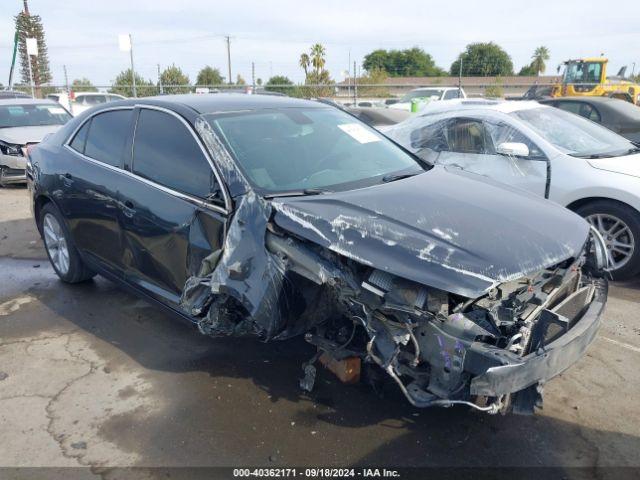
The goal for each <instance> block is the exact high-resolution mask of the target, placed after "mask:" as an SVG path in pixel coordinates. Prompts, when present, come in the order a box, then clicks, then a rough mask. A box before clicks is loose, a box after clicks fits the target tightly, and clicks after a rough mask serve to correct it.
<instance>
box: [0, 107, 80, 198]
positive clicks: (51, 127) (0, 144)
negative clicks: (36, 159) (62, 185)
mask: <svg viewBox="0 0 640 480" xmlns="http://www.w3.org/2000/svg"><path fill="white" fill-rule="evenodd" d="M70 118H71V115H69V113H68V112H67V111H66V110H65V109H64V108H62V107H61V106H60V105H58V104H57V103H54V102H52V101H50V100H33V99H32V98H27V99H25V98H15V99H10V100H0V187H4V186H5V185H8V184H12V183H23V184H24V183H25V182H26V177H25V165H26V159H25V152H26V149H27V148H29V147H30V146H33V145H35V144H37V143H38V142H39V141H40V140H42V139H43V138H44V137H45V136H46V135H48V134H50V133H53V132H55V131H56V130H58V129H59V128H60V126H61V125H64V124H65V123H66V122H67V120H69V119H70Z"/></svg>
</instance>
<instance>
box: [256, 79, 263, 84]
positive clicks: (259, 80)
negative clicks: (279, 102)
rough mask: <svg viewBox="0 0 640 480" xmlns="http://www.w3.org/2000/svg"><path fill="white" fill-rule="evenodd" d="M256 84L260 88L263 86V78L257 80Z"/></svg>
mask: <svg viewBox="0 0 640 480" xmlns="http://www.w3.org/2000/svg"><path fill="white" fill-rule="evenodd" d="M256 83H257V84H258V86H261V85H262V79H261V78H258V79H257V80H256Z"/></svg>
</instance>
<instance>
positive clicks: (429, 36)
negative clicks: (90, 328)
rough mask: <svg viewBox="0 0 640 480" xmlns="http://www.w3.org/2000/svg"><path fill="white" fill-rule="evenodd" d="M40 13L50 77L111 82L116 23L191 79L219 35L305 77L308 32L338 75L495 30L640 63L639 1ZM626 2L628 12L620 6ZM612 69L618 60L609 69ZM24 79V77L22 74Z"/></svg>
mask: <svg viewBox="0 0 640 480" xmlns="http://www.w3.org/2000/svg"><path fill="white" fill-rule="evenodd" d="M0 3H1V5H2V7H1V8H0V82H1V83H3V84H5V85H6V84H7V80H8V76H9V64H10V61H11V46H12V41H13V16H14V15H15V14H17V13H18V12H19V11H20V10H21V8H22V0H0ZM29 5H30V10H31V13H32V14H38V15H40V16H41V17H42V21H43V24H44V28H45V32H46V38H47V42H48V46H49V59H50V62H51V70H52V73H53V81H54V82H55V83H57V84H62V83H63V82H64V77H63V70H62V66H63V65H67V69H68V72H69V76H70V80H72V79H74V78H78V77H88V78H89V79H90V80H91V81H92V82H93V83H94V84H100V85H108V84H109V83H110V82H111V81H112V80H113V79H114V78H115V77H116V75H117V74H118V73H119V72H120V71H121V70H123V69H125V68H127V67H128V66H129V57H128V54H127V53H125V52H121V51H119V50H118V39H117V37H118V34H121V33H131V34H132V35H133V43H134V61H135V63H136V71H138V72H140V73H141V74H142V75H143V76H144V77H147V78H150V79H153V80H154V81H155V79H156V77H157V74H156V68H157V67H156V65H157V64H158V63H159V64H160V65H161V67H165V66H167V65H170V64H172V63H175V64H176V65H178V66H180V67H181V68H182V69H183V70H184V71H185V72H186V73H187V74H188V75H189V77H190V78H191V80H192V81H194V80H195V77H196V75H197V72H198V70H199V69H200V68H201V67H202V66H204V65H206V64H209V65H212V66H214V67H218V68H220V71H221V72H222V73H223V75H225V76H226V71H227V60H226V48H225V41H224V38H223V36H224V35H230V36H231V56H232V59H231V62H232V65H231V68H232V75H233V77H234V78H235V76H236V74H237V73H240V74H241V75H242V76H243V77H244V78H245V79H247V81H250V78H251V62H252V61H253V62H255V65H256V77H257V78H262V79H264V80H266V79H268V78H269V76H271V75H276V74H284V75H287V76H288V77H289V78H291V79H292V80H294V81H296V82H299V81H302V80H303V73H302V71H301V69H300V68H299V67H298V64H297V61H298V58H299V56H300V53H302V52H303V51H306V50H308V48H309V46H310V45H311V44H312V43H315V42H319V43H322V44H323V45H324V46H325V47H326V50H327V68H328V69H329V70H330V71H331V74H332V77H333V78H334V79H337V80H341V79H342V78H343V77H342V72H343V71H344V70H346V68H347V65H348V59H349V52H350V53H351V59H352V61H353V60H357V61H358V63H360V62H361V61H362V57H363V56H364V55H365V54H367V53H368V52H370V51H372V50H374V49H377V48H387V49H390V48H408V47H412V46H419V47H421V48H423V49H424V50H425V51H427V52H428V53H430V54H431V55H432V56H433V57H434V59H435V61H436V63H437V64H438V65H439V66H441V67H443V68H445V69H447V70H448V69H449V67H450V65H451V62H452V61H453V60H454V59H455V58H456V56H457V55H458V53H459V52H460V51H462V50H463V49H464V47H465V45H467V44H468V43H471V42H477V41H494V42H496V43H498V44H499V45H501V46H502V47H503V48H504V49H505V50H506V51H507V52H508V53H509V54H510V55H511V57H512V59H513V62H514V65H515V69H516V72H517V70H519V69H520V67H522V66H523V65H524V64H526V63H528V62H529V61H530V57H531V54H532V52H533V50H534V49H535V48H536V47H537V46H540V45H545V46H547V47H548V48H549V49H550V50H551V60H550V61H549V62H548V66H549V68H548V73H554V72H555V68H556V66H557V65H558V64H559V63H560V62H561V61H562V60H565V59H567V58H574V57H581V56H597V55H600V54H601V53H604V54H605V55H607V56H608V57H609V59H610V60H611V66H610V69H611V70H616V71H617V69H618V68H619V67H620V66H622V65H625V64H628V65H629V69H631V63H632V62H638V68H636V71H637V70H638V69H640V25H639V24H638V15H637V14H634V13H633V12H635V11H636V10H635V9H636V5H637V3H636V2H631V1H630V0H629V1H628V0H620V1H618V2H616V3H615V8H611V9H608V10H607V9H606V8H601V6H602V2H595V1H594V0H579V1H573V0H562V1H558V0H537V1H531V0H530V1H521V0H511V1H503V0H484V1H472V0H458V1H457V2H443V1H441V0H440V1H437V2H433V1H432V2H429V1H425V0H414V1H408V0H386V1H379V0H339V1H337V0H316V1H313V2H310V1H305V0H270V1H264V0H262V1H254V0H234V1H222V0H216V1H215V2H214V1H206V0H199V1H196V0H109V1H101V0H30V1H29ZM625 12H628V13H625ZM611 73H612V74H613V73H615V72H611ZM18 79H19V77H18Z"/></svg>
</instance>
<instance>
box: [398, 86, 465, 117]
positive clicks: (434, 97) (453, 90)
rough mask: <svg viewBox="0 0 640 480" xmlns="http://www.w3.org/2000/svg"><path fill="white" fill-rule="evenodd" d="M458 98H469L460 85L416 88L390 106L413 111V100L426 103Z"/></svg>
mask: <svg viewBox="0 0 640 480" xmlns="http://www.w3.org/2000/svg"><path fill="white" fill-rule="evenodd" d="M458 98H467V94H466V93H465V92H464V88H458V87H425V88H416V89H414V90H411V91H410V92H409V93H407V94H406V95H405V96H404V97H402V98H401V99H400V100H399V101H398V102H396V103H392V104H391V105H389V107H388V108H394V109H397V110H406V111H407V112H410V111H411V102H412V101H413V100H423V102H424V103H425V104H427V103H429V102H433V101H440V100H453V99H458Z"/></svg>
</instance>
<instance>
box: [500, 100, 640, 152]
mask: <svg viewBox="0 0 640 480" xmlns="http://www.w3.org/2000/svg"><path fill="white" fill-rule="evenodd" d="M510 115H512V116H514V117H517V118H518V119H520V120H521V121H523V122H524V123H525V124H526V125H527V126H528V127H530V128H531V129H532V130H534V131H535V132H536V133H537V134H538V135H540V136H541V137H542V138H544V139H545V140H547V141H548V142H549V143H551V144H553V145H555V146H556V147H558V148H559V149H560V150H562V151H563V152H565V153H568V154H569V155H573V156H574V157H610V156H611V157H612V156H618V155H624V154H626V153H629V152H631V151H632V150H633V149H634V148H635V146H634V145H633V144H632V143H631V142H630V141H629V140H627V139H626V138H624V137H621V136H620V135H618V134H616V133H613V132H612V131H611V130H607V129H606V128H604V127H602V126H600V125H598V124H597V123H594V122H592V121H590V120H587V119H585V118H582V117H581V116H579V115H574V114H573V113H568V112H565V111H563V110H559V109H557V108H553V107H539V108H531V109H527V110H518V111H515V112H512V113H511V114H510Z"/></svg>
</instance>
